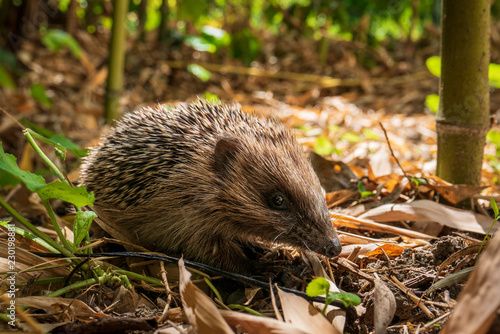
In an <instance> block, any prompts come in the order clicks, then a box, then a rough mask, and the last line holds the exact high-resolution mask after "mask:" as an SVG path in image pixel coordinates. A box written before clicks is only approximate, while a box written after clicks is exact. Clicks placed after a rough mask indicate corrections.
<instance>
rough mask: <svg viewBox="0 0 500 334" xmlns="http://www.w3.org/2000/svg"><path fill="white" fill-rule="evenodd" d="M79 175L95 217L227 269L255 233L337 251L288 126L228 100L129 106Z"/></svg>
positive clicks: (244, 265) (240, 262)
mask: <svg viewBox="0 0 500 334" xmlns="http://www.w3.org/2000/svg"><path fill="white" fill-rule="evenodd" d="M81 177H82V182H83V184H84V185H85V186H87V188H88V189H89V190H91V191H94V192H95V195H96V203H95V209H96V211H97V212H98V213H99V215H100V216H101V218H102V219H103V220H104V221H105V222H109V223H112V224H113V226H115V228H116V227H118V228H119V229H120V231H121V232H123V233H125V234H127V235H129V236H130V237H131V239H133V238H136V240H137V241H138V242H139V243H140V244H141V245H143V246H145V247H147V248H149V249H152V250H159V251H163V252H166V253H179V254H180V253H182V254H183V255H184V257H185V258H187V259H192V260H195V261H200V262H204V263H207V264H210V265H214V266H217V267H220V268H223V269H228V270H236V271H247V270H248V269H249V266H248V265H249V263H248V260H247V259H246V257H245V255H244V253H243V248H244V246H245V245H247V244H252V243H253V242H254V241H255V240H257V239H259V240H262V241H264V242H268V243H271V242H278V243H283V244H288V245H292V246H297V247H300V248H308V249H311V250H313V251H315V252H317V253H320V254H324V255H327V256H334V255H337V254H338V253H339V252H340V244H339V242H338V239H337V237H336V233H335V231H334V229H333V227H332V224H331V221H330V216H329V212H328V209H327V207H326V204H325V200H324V197H323V193H322V189H321V187H320V184H319V181H318V179H317V177H316V175H315V173H314V171H313V170H312V167H311V165H310V163H309V162H308V161H307V159H306V158H305V157H304V153H303V150H302V148H301V147H300V146H299V145H298V143H297V142H296V140H295V139H294V137H293V135H292V134H291V133H290V131H289V130H287V129H286V128H285V127H284V126H283V125H282V124H280V123H278V122H273V121H264V120H261V119H258V118H256V117H253V116H250V115H248V114H245V113H243V112H241V111H239V110H237V109H234V108H229V107H224V106H215V105H211V104H208V103H206V102H199V103H198V104H192V105H189V106H188V107H187V108H180V109H178V110H174V111H173V112H170V111H168V110H166V109H165V108H163V107H160V108H158V109H155V110H154V109H143V110H140V111H137V112H134V113H131V114H128V115H126V116H125V117H124V118H123V120H122V121H120V122H118V123H117V124H116V126H115V127H114V128H113V129H112V131H111V133H110V134H109V135H108V136H106V137H105V138H104V139H103V141H102V142H101V143H100V145H98V146H97V147H96V148H94V149H93V150H92V152H91V153H90V155H89V157H88V158H87V160H86V161H85V163H84V166H83V171H82V174H81ZM276 196H278V197H276ZM280 196H281V198H280ZM283 199H284V200H285V205H284V206H280V207H278V208H277V207H276V203H278V204H281V200H283Z"/></svg>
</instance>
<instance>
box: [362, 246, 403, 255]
mask: <svg viewBox="0 0 500 334" xmlns="http://www.w3.org/2000/svg"><path fill="white" fill-rule="evenodd" d="M405 248H406V247H402V246H399V245H394V244H383V245H381V246H379V247H377V248H375V249H374V250H372V251H370V252H367V253H365V254H363V255H365V256H370V257H379V256H381V255H383V254H384V253H385V254H387V256H389V257H391V258H395V257H398V256H400V255H401V254H402V253H403V251H404V250H405Z"/></svg>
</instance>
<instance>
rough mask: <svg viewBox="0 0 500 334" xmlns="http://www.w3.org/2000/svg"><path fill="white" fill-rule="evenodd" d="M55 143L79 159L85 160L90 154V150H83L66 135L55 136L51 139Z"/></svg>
mask: <svg viewBox="0 0 500 334" xmlns="http://www.w3.org/2000/svg"><path fill="white" fill-rule="evenodd" d="M49 139H50V140H52V141H53V142H55V143H57V144H59V145H61V146H62V147H64V148H66V149H68V150H69V151H70V152H71V153H73V154H74V155H75V156H76V157H77V158H83V157H85V156H87V154H88V153H89V149H88V148H81V147H80V146H78V145H77V144H75V143H74V142H72V141H71V140H70V139H68V138H67V137H66V136H65V135H63V134H58V135H54V136H52V137H50V138H49Z"/></svg>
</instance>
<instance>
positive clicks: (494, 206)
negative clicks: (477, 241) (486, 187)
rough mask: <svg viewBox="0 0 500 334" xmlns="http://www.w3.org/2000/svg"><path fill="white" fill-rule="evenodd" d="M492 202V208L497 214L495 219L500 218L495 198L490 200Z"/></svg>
mask: <svg viewBox="0 0 500 334" xmlns="http://www.w3.org/2000/svg"><path fill="white" fill-rule="evenodd" d="M490 202H491V208H492V209H493V212H494V213H495V218H498V205H497V202H495V200H494V199H493V198H490Z"/></svg>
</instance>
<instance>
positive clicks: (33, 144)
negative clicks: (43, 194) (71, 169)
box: [24, 129, 69, 184]
mask: <svg viewBox="0 0 500 334" xmlns="http://www.w3.org/2000/svg"><path fill="white" fill-rule="evenodd" d="M32 134H34V132H33V131H32V130H31V129H26V130H24V136H25V137H26V139H27V140H28V142H29V143H30V145H31V147H33V149H34V150H35V152H36V153H37V154H38V155H39V156H40V157H41V158H42V159H43V161H44V162H45V163H46V164H47V166H49V168H50V169H51V170H52V172H53V173H54V174H56V175H57V177H58V178H59V179H60V180H61V181H62V182H65V183H67V184H69V182H68V180H66V177H64V175H63V173H61V171H60V170H59V169H58V168H57V167H56V165H54V163H53V162H52V161H50V159H49V158H48V157H47V156H46V155H45V153H43V151H42V150H41V149H40V147H39V146H38V145H37V143H36V142H35V140H34V139H33V136H32Z"/></svg>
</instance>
